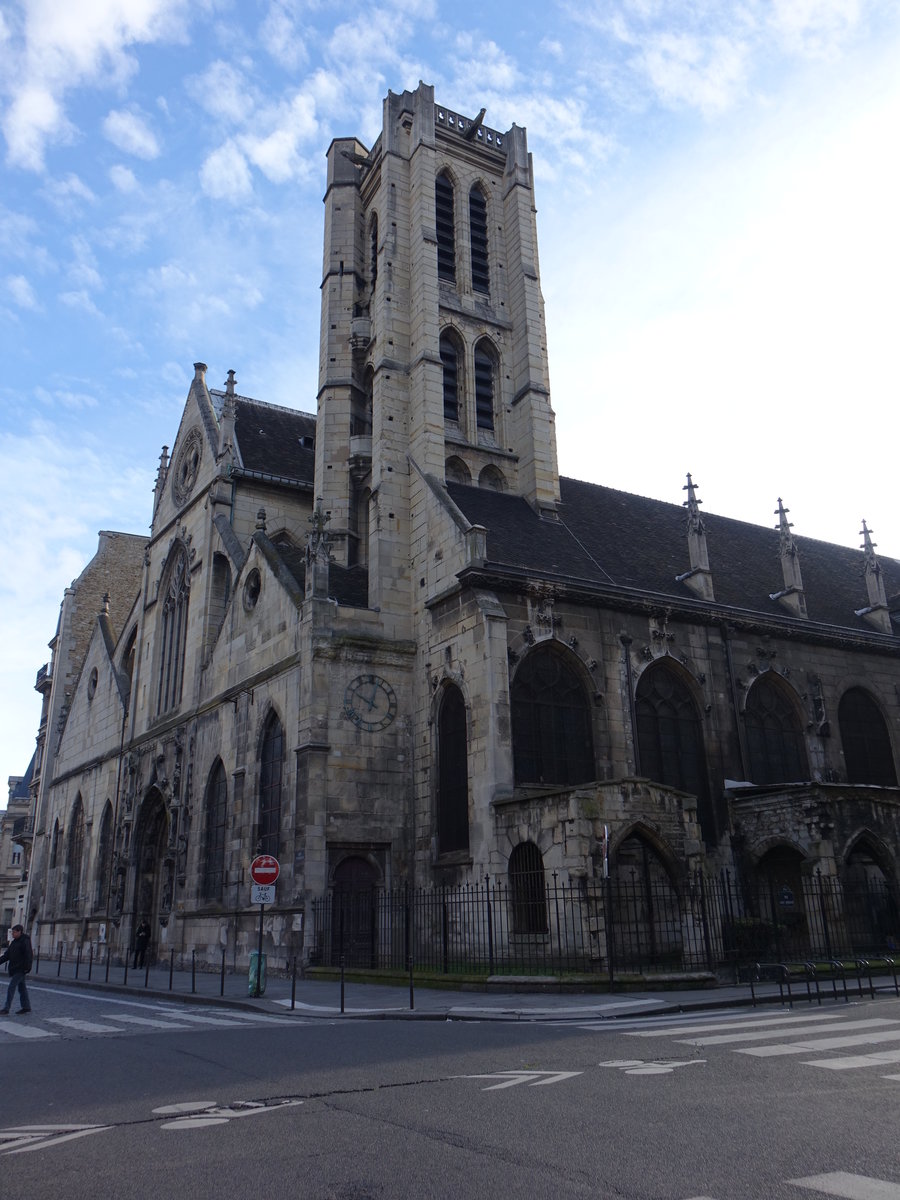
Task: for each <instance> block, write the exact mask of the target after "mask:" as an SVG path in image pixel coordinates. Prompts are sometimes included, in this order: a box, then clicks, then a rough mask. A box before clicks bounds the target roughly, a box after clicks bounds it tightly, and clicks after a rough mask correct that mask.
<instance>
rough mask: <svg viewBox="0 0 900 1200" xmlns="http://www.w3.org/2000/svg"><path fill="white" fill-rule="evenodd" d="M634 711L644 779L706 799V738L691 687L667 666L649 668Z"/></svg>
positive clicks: (660, 665) (640, 687) (645, 673)
mask: <svg viewBox="0 0 900 1200" xmlns="http://www.w3.org/2000/svg"><path fill="white" fill-rule="evenodd" d="M634 708H635V718H636V721H637V736H638V748H639V751H640V760H641V774H642V775H646V776H647V777H648V778H650V779H654V780H656V781H657V782H658V783H666V784H668V785H669V787H674V788H678V789H679V790H680V791H683V792H690V793H691V794H692V795H694V796H697V797H698V798H701V799H704V800H705V798H706V795H707V790H708V785H707V782H706V759H705V756H704V753H703V735H702V732H701V729H700V717H699V714H698V712H697V706H696V704H695V703H694V698H693V696H692V695H691V693H690V690H689V689H688V686H687V684H686V683H685V682H684V681H683V680H682V679H681V678H680V677H679V675H678V674H677V673H676V672H675V671H674V670H672V668H671V667H669V666H667V665H666V664H665V663H658V664H657V665H655V666H652V667H649V668H648V669H647V670H646V671H645V672H644V673H643V675H642V676H641V677H640V679H639V680H638V685H637V692H636V694H635V703H634Z"/></svg>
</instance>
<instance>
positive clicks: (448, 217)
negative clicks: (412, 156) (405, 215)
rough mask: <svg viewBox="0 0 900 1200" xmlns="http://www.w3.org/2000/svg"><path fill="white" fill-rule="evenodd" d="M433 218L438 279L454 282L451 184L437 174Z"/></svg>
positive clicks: (454, 254)
mask: <svg viewBox="0 0 900 1200" xmlns="http://www.w3.org/2000/svg"><path fill="white" fill-rule="evenodd" d="M434 219H435V225H436V226H437V261H438V279H443V280H445V281H446V282H447V283H456V234H455V231H454V223H453V184H452V183H451V182H450V180H449V178H448V177H447V176H446V175H443V174H442V175H438V177H437V179H436V180H435V184H434Z"/></svg>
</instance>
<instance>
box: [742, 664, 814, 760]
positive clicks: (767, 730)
mask: <svg viewBox="0 0 900 1200" xmlns="http://www.w3.org/2000/svg"><path fill="white" fill-rule="evenodd" d="M744 724H745V726H746V728H747V753H748V755H749V758H750V764H749V765H750V778H751V780H752V781H753V782H754V783H799V782H800V781H801V780H804V779H809V763H808V761H807V757H806V745H805V743H804V739H803V730H802V728H801V726H800V718H799V717H798V715H797V709H796V708H795V706H794V705H793V704H791V702H790V699H789V698H788V697H787V696H786V695H785V692H784V689H783V688H782V687H781V686H780V685H779V684H777V683H773V682H772V681H771V680H769V679H766V678H765V677H763V678H762V679H759V680H757V682H756V683H754V685H753V687H752V688H751V689H750V692H749V694H748V696H747V704H746V707H745V709H744Z"/></svg>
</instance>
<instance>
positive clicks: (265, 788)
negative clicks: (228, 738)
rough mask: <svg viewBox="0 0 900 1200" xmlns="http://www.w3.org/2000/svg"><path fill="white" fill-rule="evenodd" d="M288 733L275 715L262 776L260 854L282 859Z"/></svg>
mask: <svg viewBox="0 0 900 1200" xmlns="http://www.w3.org/2000/svg"><path fill="white" fill-rule="evenodd" d="M283 763H284V732H283V730H282V728H281V722H280V721H279V720H278V718H277V717H276V716H275V714H274V713H272V715H271V716H270V717H269V720H268V722H267V723H266V731H265V733H264V734H263V740H262V752H261V754H260V764H259V765H260V772H259V851H258V852H259V853H260V854H271V855H272V856H273V857H274V858H277V857H278V842H279V835H280V833H281V770H282V765H283Z"/></svg>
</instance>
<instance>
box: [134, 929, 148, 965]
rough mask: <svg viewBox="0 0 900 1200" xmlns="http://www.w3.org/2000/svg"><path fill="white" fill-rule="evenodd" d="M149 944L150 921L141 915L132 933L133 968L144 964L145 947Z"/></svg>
mask: <svg viewBox="0 0 900 1200" xmlns="http://www.w3.org/2000/svg"><path fill="white" fill-rule="evenodd" d="M149 945H150V922H149V921H148V920H147V918H146V917H141V923H140V925H138V927H137V930H136V932H135V935H134V966H135V969H137V968H138V967H142V966H143V965H144V958H145V956H146V954H147V947H148V946H149Z"/></svg>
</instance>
